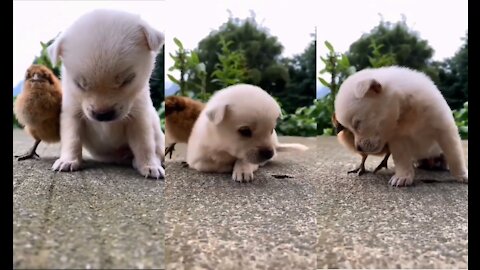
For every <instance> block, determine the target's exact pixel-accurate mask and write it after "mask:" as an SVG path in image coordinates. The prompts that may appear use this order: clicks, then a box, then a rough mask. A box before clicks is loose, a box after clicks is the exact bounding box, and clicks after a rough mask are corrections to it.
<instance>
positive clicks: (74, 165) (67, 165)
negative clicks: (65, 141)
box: [52, 158, 81, 172]
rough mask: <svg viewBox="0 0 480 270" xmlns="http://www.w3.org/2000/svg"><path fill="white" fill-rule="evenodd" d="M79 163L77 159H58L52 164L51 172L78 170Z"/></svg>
mask: <svg viewBox="0 0 480 270" xmlns="http://www.w3.org/2000/svg"><path fill="white" fill-rule="evenodd" d="M80 165H81V162H80V160H78V159H74V160H68V159H63V158H59V159H57V160H56V161H55V163H53V166H52V170H53V171H59V172H73V171H77V170H78V169H80Z"/></svg>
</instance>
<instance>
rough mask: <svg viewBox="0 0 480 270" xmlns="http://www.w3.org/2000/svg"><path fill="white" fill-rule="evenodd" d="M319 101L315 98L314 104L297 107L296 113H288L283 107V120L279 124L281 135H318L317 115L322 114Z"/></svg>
mask: <svg viewBox="0 0 480 270" xmlns="http://www.w3.org/2000/svg"><path fill="white" fill-rule="evenodd" d="M318 104H319V101H318V100H314V104H313V105H311V106H308V107H300V108H297V110H296V111H295V113H293V114H286V113H285V111H284V110H283V109H282V117H281V121H280V122H279V123H278V125H277V128H276V130H277V132H278V134H279V135H286V136H304V137H308V136H316V135H317V120H316V118H317V116H318V115H319V114H321V107H320V106H319V105H318Z"/></svg>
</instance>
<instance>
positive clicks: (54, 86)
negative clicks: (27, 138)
mask: <svg viewBox="0 0 480 270" xmlns="http://www.w3.org/2000/svg"><path fill="white" fill-rule="evenodd" d="M61 108H62V87H61V83H60V80H59V79H58V78H57V77H56V76H55V74H53V72H52V71H51V70H50V69H48V68H47V67H45V66H43V65H31V66H30V67H29V68H28V70H27V72H26V74H25V82H24V84H23V91H22V92H21V93H20V94H19V95H18V96H17V99H16V100H15V104H14V105H13V111H14V113H15V116H16V117H17V119H18V122H19V123H20V124H21V125H22V126H24V129H25V131H26V132H27V133H28V134H30V135H31V136H32V137H33V138H34V139H35V144H34V145H33V146H32V148H30V150H29V151H28V152H27V153H25V154H23V155H17V156H15V157H16V158H17V159H18V160H19V161H20V160H24V159H30V158H37V159H38V158H40V156H39V155H38V154H37V153H36V150H37V147H38V145H39V144H40V142H41V141H44V142H47V143H55V142H58V141H60V111H61Z"/></svg>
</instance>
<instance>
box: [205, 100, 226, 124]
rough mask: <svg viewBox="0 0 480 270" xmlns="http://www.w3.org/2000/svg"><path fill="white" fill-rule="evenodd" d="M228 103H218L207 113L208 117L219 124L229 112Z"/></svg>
mask: <svg viewBox="0 0 480 270" xmlns="http://www.w3.org/2000/svg"><path fill="white" fill-rule="evenodd" d="M227 109H228V104H218V105H216V106H214V107H213V108H211V109H209V110H208V111H207V112H206V114H207V117H208V119H209V120H210V121H212V123H214V124H215V125H218V124H220V123H221V122H222V120H223V119H224V118H225V114H226V113H227Z"/></svg>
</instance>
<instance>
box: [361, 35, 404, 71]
mask: <svg viewBox="0 0 480 270" xmlns="http://www.w3.org/2000/svg"><path fill="white" fill-rule="evenodd" d="M371 42H372V43H371V44H370V46H369V47H370V48H372V49H373V51H372V55H373V56H372V57H370V56H369V57H368V61H369V62H370V66H371V67H373V68H379V67H386V66H393V65H395V64H396V63H397V62H396V61H395V54H393V53H392V52H388V53H385V54H382V53H381V52H380V49H381V48H383V47H384V44H379V45H378V44H377V43H376V42H375V40H374V39H372V41H371Z"/></svg>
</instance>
